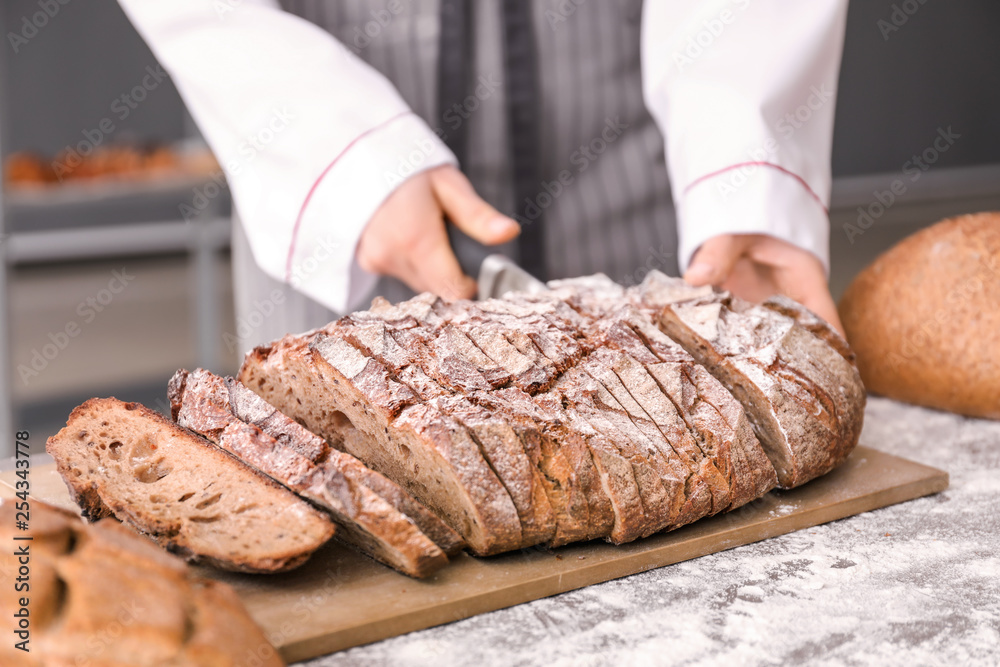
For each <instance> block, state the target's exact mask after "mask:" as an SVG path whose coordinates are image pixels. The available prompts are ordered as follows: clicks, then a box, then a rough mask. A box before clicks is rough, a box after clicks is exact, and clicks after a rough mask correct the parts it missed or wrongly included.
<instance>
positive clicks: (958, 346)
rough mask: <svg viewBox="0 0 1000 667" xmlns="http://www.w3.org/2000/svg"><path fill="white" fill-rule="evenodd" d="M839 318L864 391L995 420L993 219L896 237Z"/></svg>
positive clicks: (999, 327) (999, 304) (950, 222)
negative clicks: (855, 357)
mask: <svg viewBox="0 0 1000 667" xmlns="http://www.w3.org/2000/svg"><path fill="white" fill-rule="evenodd" d="M840 318H841V320H842V321H843V323H844V328H845V329H846V331H847V336H848V339H849V340H850V341H851V345H852V346H853V347H854V349H855V350H856V352H857V364H858V368H859V370H860V372H861V377H862V378H863V379H864V381H865V385H866V386H867V387H868V389H869V391H872V392H873V393H876V394H880V395H882V396H888V397H889V398H894V399H897V400H900V401H905V402H907V403H913V404H915V405H923V406H926V407H929V408H935V409H939V410H948V411H950V412H956V413H959V414H963V415H968V416H970V417H985V418H988V419H1000V355H998V354H997V350H998V349H1000V213H997V212H986V213H977V214H972V215H964V216H959V217H956V218H949V219H947V220H943V221H941V222H939V223H937V224H934V225H932V226H930V227H928V228H926V229H923V230H921V231H919V232H917V233H916V234H913V235H911V236H909V237H907V238H905V239H903V240H902V241H901V242H899V243H898V244H897V245H895V246H894V247H892V248H890V249H889V250H887V251H886V252H884V253H883V254H882V255H880V256H879V257H878V258H877V259H876V260H875V261H874V262H873V263H872V264H871V265H870V266H869V267H868V268H866V269H865V270H863V271H862V272H861V273H859V274H858V275H857V276H856V277H855V279H854V281H853V282H852V283H851V285H850V286H849V287H848V288H847V291H846V292H844V296H843V298H842V299H841V301H840Z"/></svg>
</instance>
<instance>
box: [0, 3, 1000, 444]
mask: <svg viewBox="0 0 1000 667" xmlns="http://www.w3.org/2000/svg"><path fill="white" fill-rule="evenodd" d="M330 1H331V2H332V1H334V0H330ZM63 2H65V4H62V3H63ZM384 4H385V1H384V0H381V1H376V2H373V3H372V5H373V8H378V7H379V6H381V5H384ZM0 12H2V13H0V21H2V27H3V34H4V35H5V41H6V43H5V44H4V45H3V46H2V47H0V76H2V81H0V154H2V155H0V157H2V160H3V164H4V187H3V193H2V217H3V224H2V225H0V317H2V318H3V321H2V326H0V352H2V354H0V371H2V376H0V434H2V435H0V450H2V455H9V454H10V453H11V449H9V448H10V447H12V446H13V445H12V441H11V438H12V436H13V433H14V431H15V430H28V431H30V433H31V438H30V442H31V444H32V448H33V450H34V451H41V450H42V448H43V447H44V441H45V438H47V437H48V436H49V435H51V434H52V433H53V432H55V431H56V430H58V428H60V427H61V426H62V425H63V424H64V423H65V419H66V415H67V414H68V412H69V411H70V410H71V409H72V408H73V407H74V406H76V405H77V404H79V403H80V402H82V401H83V400H85V399H86V398H89V397H91V396H106V395H114V396H117V397H119V398H121V399H125V400H137V401H142V402H144V403H146V404H147V405H150V406H151V407H155V408H158V409H161V410H162V409H164V408H165V407H166V406H165V388H166V381H167V379H168V378H169V377H170V375H171V374H172V373H173V372H174V370H176V369H177V368H178V367H182V366H183V367H188V368H192V367H195V366H198V365H200V366H205V367H207V368H210V369H211V370H213V371H216V372H221V373H234V372H235V371H236V369H237V368H238V366H239V361H240V360H239V358H238V354H237V351H236V346H235V342H234V341H235V338H236V336H237V334H238V328H239V325H240V323H238V322H236V321H234V316H233V307H232V281H231V276H230V268H229V256H228V243H229V237H228V235H229V221H228V216H229V212H230V199H229V193H228V190H227V188H226V186H225V181H224V178H223V177H222V175H221V172H220V171H219V169H218V165H217V164H216V163H215V162H214V160H213V158H212V156H211V153H210V152H209V151H208V149H207V148H206V147H205V145H204V142H203V141H202V140H201V138H200V136H199V134H198V131H197V128H195V127H194V125H193V123H192V122H191V120H190V118H189V116H188V114H187V112H186V111H185V108H184V104H183V102H182V101H181V100H180V98H179V96H178V94H177V91H176V90H175V89H174V87H173V85H172V84H171V83H170V80H169V78H167V77H166V76H165V74H164V73H163V71H162V70H161V69H160V68H159V66H158V65H157V63H156V60H155V58H154V57H153V56H152V54H151V53H150V52H149V50H148V49H147V48H146V46H145V45H144V43H143V42H142V40H141V39H140V38H139V36H138V35H137V34H136V33H135V31H134V30H133V29H132V27H131V25H130V24H129V22H128V20H127V19H126V18H125V16H124V15H123V14H122V12H121V10H120V9H119V7H118V5H117V3H116V2H115V1H114V0H88V2H83V1H82V0H76V1H72V0H41V1H40V0H5V1H4V3H3V5H2V10H0ZM997 26H1000V3H996V2H995V1H994V0H952V1H951V2H947V3H946V2H933V1H929V0H905V1H902V2H890V1H888V0H867V1H866V2H854V3H852V4H851V8H850V13H849V18H848V29H847V39H846V45H845V51H844V59H843V67H842V70H841V78H840V90H839V99H838V104H837V124H836V133H835V139H834V156H833V163H834V164H833V166H834V176H835V181H834V191H833V201H832V206H831V211H830V213H831V256H832V275H831V286H832V289H833V292H834V296H835V297H839V295H840V293H841V292H842V291H843V290H844V288H845V287H846V286H847V285H848V284H849V282H850V280H851V279H852V277H853V276H854V275H855V274H856V273H857V272H858V271H859V270H861V269H862V268H863V267H864V266H866V265H867V264H868V263H869V262H871V261H872V260H873V259H874V258H875V257H876V256H877V255H878V254H879V253H880V252H882V251H883V250H885V249H886V248H888V247H889V246H890V245H892V244H893V243H895V242H896V241H897V240H899V239H900V238H902V237H904V236H906V235H908V234H910V233H912V232H913V231H915V230H917V229H919V228H920V227H923V226H926V225H928V224H930V223H932V222H935V221H937V220H939V219H941V218H943V217H946V216H950V215H955V214H959V213H966V212H973V211H980V210H987V209H1000V122H998V113H997V112H998V110H1000V40H997V39H996V28H997ZM804 113H808V110H806V111H805V112H804ZM4 364H6V366H4Z"/></svg>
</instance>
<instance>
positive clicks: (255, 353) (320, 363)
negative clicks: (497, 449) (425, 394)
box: [239, 336, 521, 555]
mask: <svg viewBox="0 0 1000 667" xmlns="http://www.w3.org/2000/svg"><path fill="white" fill-rule="evenodd" d="M325 340H326V341H329V342H330V344H336V342H337V340H336V339H332V338H327V339H325ZM344 345H345V346H346V345H347V344H346V343H344ZM347 347H349V346H347ZM339 349H343V350H344V351H345V353H347V354H350V353H351V352H354V353H356V354H357V355H359V356H360V353H357V351H356V350H355V349H354V348H349V350H348V349H347V348H339ZM335 351H336V350H330V349H327V345H326V344H325V343H324V340H323V339H321V340H320V341H319V349H317V348H316V346H315V345H314V344H313V336H302V337H298V336H286V337H285V338H283V339H281V340H279V341H277V342H275V343H273V344H271V345H270V346H265V347H258V348H256V349H254V350H251V351H250V352H249V353H248V354H247V356H246V358H245V359H244V362H243V367H242V368H241V369H240V375H239V380H240V381H241V382H242V383H243V384H244V385H246V386H247V387H249V388H250V389H251V390H253V391H254V392H255V393H257V394H258V395H260V396H261V397H262V398H264V399H265V400H266V401H268V402H269V403H271V404H272V405H274V406H275V407H276V408H278V409H279V410H281V411H282V412H284V413H285V414H287V415H290V416H292V417H294V418H295V419H297V420H299V421H300V422H301V423H303V424H304V425H305V426H306V427H307V428H308V429H309V430H310V431H312V432H313V433H316V434H318V435H320V436H322V437H324V438H325V439H326V440H327V441H329V442H330V443H331V444H332V445H334V446H335V447H345V448H347V447H350V448H351V449H347V452H348V453H349V454H352V455H354V456H356V457H357V458H359V459H361V460H362V461H364V463H365V464H366V465H368V466H369V467H371V468H372V469H374V470H376V471H377V472H379V473H381V474H383V475H385V476H386V477H388V478H389V479H391V480H392V481H393V482H395V483H397V484H399V485H400V486H402V487H403V488H405V489H406V490H407V491H408V492H409V493H411V494H412V495H413V496H414V497H415V498H417V499H418V500H419V501H421V502H422V503H424V504H425V505H427V506H428V507H430V508H431V509H432V510H433V511H435V512H436V513H437V515H438V516H440V517H441V518H442V519H443V520H444V521H445V522H446V523H448V524H449V525H450V526H451V527H452V528H453V529H455V530H456V531H458V533H459V534H460V535H462V537H463V538H464V539H465V541H466V542H467V544H468V546H469V548H470V549H471V550H472V551H473V552H475V553H477V554H480V555H487V554H491V553H500V552H502V551H508V550H510V549H516V548H518V546H519V545H520V541H521V527H520V522H519V521H518V517H517V512H516V509H515V507H514V505H513V503H512V501H511V500H510V496H509V495H508V494H507V491H506V490H505V489H504V488H503V486H502V485H501V484H500V481H499V480H498V479H497V478H496V475H495V474H494V473H493V471H492V470H490V468H489V467H488V466H487V464H486V462H485V461H484V460H483V458H482V455H481V453H480V451H479V448H478V446H476V444H475V443H474V442H472V441H471V438H470V437H469V436H468V433H467V432H466V431H465V429H464V427H462V426H461V425H460V424H458V423H457V422H455V421H454V420H452V419H450V418H447V417H446V416H445V415H443V414H441V413H440V412H439V411H437V410H435V409H434V408H432V407H430V406H426V405H408V404H410V403H413V393H412V391H411V390H409V389H408V388H405V387H404V386H403V385H400V384H399V383H397V382H394V381H392V380H391V379H390V378H389V377H388V373H387V372H386V371H385V368H384V367H382V366H381V365H380V364H378V362H376V361H375V360H373V359H365V358H364V357H361V358H360V359H358V358H353V357H352V358H351V359H349V360H348V361H350V364H348V365H345V364H344V363H340V362H338V360H337V359H335V358H333V357H332V356H331V353H332V352H335ZM324 352H325V353H326V354H325V355H324ZM331 360H332V361H333V362H334V363H336V364H337V365H339V366H340V368H341V369H342V370H343V371H344V372H341V370H338V368H337V367H336V366H335V365H334V364H332V363H330V361H331ZM358 366H360V368H357V367H358ZM344 373H347V374H348V375H350V376H351V377H348V376H347V375H345V374H344ZM362 389H363V391H362ZM407 406H408V407H407ZM342 410H343V411H342ZM345 433H347V434H349V435H348V436H347V437H345V436H344V434H345ZM385 436H388V438H386V437H385ZM388 447H391V448H392V449H391V450H389V449H387V448H388Z"/></svg>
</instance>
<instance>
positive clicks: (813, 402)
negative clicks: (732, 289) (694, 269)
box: [637, 272, 865, 488]
mask: <svg viewBox="0 0 1000 667" xmlns="http://www.w3.org/2000/svg"><path fill="white" fill-rule="evenodd" d="M637 292H638V296H637V298H638V299H640V300H641V301H642V303H643V304H644V305H645V307H647V308H650V309H652V310H655V311H656V312H657V313H658V324H659V326H660V328H661V329H662V330H663V331H664V332H665V333H667V335H669V336H670V337H671V338H673V339H674V340H675V341H676V342H677V343H679V344H680V345H681V346H682V347H683V348H684V349H685V350H687V351H688V352H689V353H690V354H691V355H692V356H693V357H694V358H695V359H696V360H698V362H699V363H701V364H702V365H703V366H704V367H705V368H706V369H707V370H708V371H709V372H710V373H712V374H713V375H714V376H715V377H716V378H717V379H719V380H720V381H721V382H722V383H723V384H724V385H726V387H727V388H728V389H729V390H730V391H731V392H732V393H733V395H734V396H736V398H737V399H738V400H739V401H740V402H741V403H742V404H743V407H744V408H745V410H746V412H747V416H748V417H749V418H750V420H751V422H752V423H753V425H754V428H755V431H756V433H757V436H758V437H759V438H760V441H761V444H763V445H764V448H765V451H766V452H767V455H768V457H769V458H770V460H771V463H772V465H774V468H775V470H776V472H777V474H778V481H779V484H780V485H781V486H782V487H783V488H792V487H796V486H800V485H802V484H804V483H806V482H808V481H810V480H812V479H814V478H816V477H818V476H820V475H823V474H825V473H827V472H829V471H830V470H832V469H833V468H834V467H836V466H837V465H839V464H840V463H842V462H843V461H844V459H846V458H847V456H848V455H849V454H850V453H851V451H852V450H853V449H854V447H855V446H856V445H857V443H858V439H859V437H860V435H861V426H862V422H863V419H864V406H865V390H864V385H863V384H862V383H861V378H860V376H859V375H858V371H857V368H856V367H855V366H854V364H853V363H852V362H851V360H850V354H847V355H846V356H845V353H844V350H843V349H842V348H841V346H838V345H835V344H833V343H831V338H830V334H829V332H828V331H827V330H826V329H827V327H822V326H820V325H813V326H810V327H809V328H806V326H803V325H802V324H800V323H799V322H806V323H807V324H808V320H807V319H806V318H805V316H804V313H807V312H808V311H804V309H802V308H801V307H800V306H798V307H794V308H792V307H789V306H788V304H783V303H782V302H781V301H780V300H774V301H772V302H771V306H766V305H754V304H750V303H748V302H746V301H743V300H742V299H739V298H737V297H735V296H732V295H731V294H729V293H728V292H715V291H712V290H705V289H704V288H692V287H691V286H689V285H687V284H686V283H684V282H683V281H681V280H679V279H676V278H668V277H667V276H664V275H663V274H658V272H651V273H650V275H649V276H648V277H647V279H646V280H645V281H644V282H643V284H642V285H640V286H639V289H638V290H637ZM796 311H797V312H796ZM786 312H792V313H793V314H794V317H793V316H789V315H786V314H785V313H786ZM814 331H815V332H814Z"/></svg>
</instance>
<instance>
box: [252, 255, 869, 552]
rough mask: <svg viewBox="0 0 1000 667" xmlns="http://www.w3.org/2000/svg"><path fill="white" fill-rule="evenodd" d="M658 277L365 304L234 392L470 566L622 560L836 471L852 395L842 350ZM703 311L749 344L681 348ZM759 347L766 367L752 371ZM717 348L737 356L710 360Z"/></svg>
mask: <svg viewBox="0 0 1000 667" xmlns="http://www.w3.org/2000/svg"><path fill="white" fill-rule="evenodd" d="M654 274H655V275H654ZM651 275H654V279H653V281H652V282H650V281H649V280H647V281H646V282H645V283H644V284H643V285H642V286H640V287H638V288H631V289H629V290H625V289H624V288H622V287H621V286H618V285H616V284H614V283H613V282H612V281H610V280H608V279H607V278H604V277H601V276H593V277H590V278H586V279H574V280H566V281H559V282H558V283H554V284H553V285H552V286H553V287H555V289H554V290H553V291H552V292H550V293H546V294H536V295H524V294H517V295H509V296H508V297H506V298H505V299H490V300H486V301H482V302H467V301H460V302H451V303H448V302H444V301H441V300H440V299H438V298H436V297H434V296H432V295H429V294H424V295H420V296H418V297H416V298H414V299H411V300H410V301H406V302H403V303H400V304H396V305H391V304H389V303H388V302H386V301H384V300H382V299H376V300H375V301H374V302H373V304H372V307H371V309H370V310H368V311H361V312H356V313H353V314H351V315H349V316H347V317H344V318H341V319H340V320H338V321H337V322H334V323H331V324H330V325H328V326H326V327H324V328H323V329H321V330H317V331H313V332H308V333H306V334H302V335H300V336H287V337H285V338H283V339H281V340H280V341H277V342H276V343H273V344H272V345H270V346H267V347H265V348H258V349H257V350H255V351H253V352H252V353H251V354H249V355H248V356H247V358H246V361H245V362H244V366H243V368H242V369H241V375H240V378H241V379H242V380H243V381H244V382H245V383H246V384H247V386H248V387H249V388H250V389H251V390H252V391H254V392H255V393H258V394H260V395H262V396H264V397H265V398H266V399H267V400H269V401H270V402H271V403H274V404H275V405H276V406H277V407H278V408H279V409H281V410H282V411H285V412H287V413H288V415H289V416H291V417H292V418H294V419H295V420H297V421H299V422H301V423H303V424H304V425H305V426H306V427H308V428H309V429H310V430H312V431H314V432H316V433H318V434H319V435H321V436H322V437H324V438H326V439H327V440H329V441H330V443H331V444H333V445H334V446H335V447H338V448H342V449H345V450H347V451H350V452H351V453H353V454H355V455H356V456H357V457H358V458H360V459H361V460H362V461H364V462H365V463H366V464H367V465H369V466H371V467H372V468H374V469H376V470H378V471H380V472H382V473H384V474H386V476H388V477H390V478H391V479H393V480H394V481H396V482H397V483H399V484H401V485H404V486H406V488H407V489H408V490H409V491H410V492H411V493H413V495H414V496H416V497H418V498H419V499H420V500H421V501H422V502H424V503H425V504H427V505H428V506H430V507H432V508H433V509H434V510H435V511H436V512H438V513H439V514H440V515H441V516H442V517H443V518H445V519H446V520H447V521H448V522H449V523H450V524H451V525H452V527H453V528H455V529H456V530H458V531H459V532H461V533H462V534H463V536H464V537H465V538H466V539H467V541H468V542H469V543H470V545H472V550H473V551H474V552H475V553H477V554H486V553H499V552H501V551H504V550H510V549H514V548H517V547H518V546H520V547H524V546H529V545H531V544H536V543H543V544H549V545H559V544H565V543H567V542H572V541H580V540H587V539H594V538H604V539H607V540H609V541H612V542H615V543H621V542H625V541H628V540H631V539H635V538H637V537H640V536H647V535H651V534H653V533H655V532H658V531H661V530H669V529H674V528H677V527H679V526H681V525H684V524H686V523H690V522H692V521H695V520H697V519H699V518H702V517H705V516H709V515H712V514H716V513H718V512H723V511H727V510H730V509H733V508H736V507H740V506H742V505H744V504H746V503H747V502H750V501H751V500H754V499H756V498H759V497H760V496H761V495H763V494H765V493H767V492H768V491H769V490H770V489H772V488H774V487H775V486H776V485H778V484H779V483H780V484H781V485H783V486H793V485H797V484H801V483H803V482H805V481H807V480H808V479H811V478H812V477H814V476H816V475H818V474H822V473H823V472H826V471H827V470H829V469H830V468H832V467H833V466H834V465H836V464H837V463H839V462H840V461H842V460H843V458H844V457H846V455H847V453H849V451H850V450H851V449H852V448H853V446H854V445H855V444H856V442H857V436H858V432H859V430H860V423H861V417H860V415H861V413H862V411H863V406H864V396H863V389H862V390H861V391H860V393H859V387H860V384H859V383H857V382H855V381H854V380H855V378H853V377H852V375H851V374H852V373H853V374H854V375H855V376H856V370H855V369H854V368H853V366H852V364H851V361H850V359H851V352H850V348H848V347H846V345H844V344H843V339H840V338H837V337H836V334H835V332H833V330H832V329H831V328H830V327H829V326H828V325H826V324H825V323H823V322H822V320H819V318H816V317H815V315H813V314H812V313H810V312H809V311H807V310H805V309H803V308H801V306H798V304H795V303H794V302H785V301H782V300H781V299H780V298H778V299H773V300H771V301H770V302H768V304H766V305H762V306H758V307H751V306H749V304H743V303H742V302H737V301H733V300H728V301H725V303H721V301H720V300H724V299H728V295H726V296H724V297H720V296H719V295H717V294H716V293H715V292H714V291H713V290H712V289H711V288H707V289H699V288H692V287H690V286H688V285H686V284H685V283H683V282H681V281H676V282H671V281H670V279H667V278H666V277H665V276H662V275H661V274H658V273H657V272H653V274H651ZM698 299H701V300H702V301H698ZM703 302H704V303H703ZM623 306H624V308H623ZM705 306H707V307H708V308H709V309H712V308H714V309H715V310H714V312H716V313H720V312H721V313H723V315H722V316H720V318H722V319H725V318H729V319H731V320H732V321H733V322H737V326H735V327H734V328H740V327H742V329H741V331H742V333H740V332H739V331H737V332H735V333H733V332H730V331H729V330H724V331H723V332H722V335H721V336H717V338H720V339H721V340H715V339H714V338H713V340H712V341H711V343H708V342H705V341H703V340H697V339H696V338H695V336H694V335H693V334H692V333H691V332H692V331H693V330H697V331H701V330H702V329H704V328H705V327H704V326H703V325H702V329H698V327H699V324H698V322H697V321H694V320H695V319H696V317H702V319H704V313H702V311H700V310H694V311H693V314H692V313H688V312H687V311H685V314H686V315H688V316H689V317H688V319H689V320H691V321H690V322H686V323H685V321H684V320H683V319H681V320H680V321H681V322H682V323H684V326H673V325H672V324H671V323H670V321H669V320H670V318H669V317H668V316H667V315H665V314H664V313H663V312H662V311H665V310H668V309H671V308H679V309H680V310H684V309H685V308H688V307H691V308H702V307H705ZM750 308H756V309H757V310H755V311H754V312H753V317H755V318H756V319H755V320H752V318H751V319H747V318H748V316H747V315H746V313H747V311H748V310H749V309H750ZM692 318H694V319H692ZM741 318H743V319H741ZM759 321H763V322H764V323H765V326H764V327H763V328H764V329H765V331H764V332H761V331H758V330H757V329H755V326H756V324H755V323H756V322H759ZM720 326H721V325H720ZM723 329H725V327H724V326H723ZM775 331H776V332H777V333H776V334H773V332H775ZM696 333H697V332H696ZM772 334H773V335H772ZM768 336H771V337H770V338H768ZM765 339H766V340H765ZM762 341H763V342H762ZM770 343H774V345H773V346H772V347H773V350H774V351H775V352H774V355H777V357H776V358H777V359H778V363H770V362H769V365H768V364H764V365H761V363H760V361H761V359H762V358H763V357H764V356H766V354H765V353H761V350H760V348H762V347H766V346H767V345H768V344H770ZM725 344H731V346H735V347H739V346H740V345H743V347H744V348H745V349H746V350H749V351H750V352H749V353H748V354H744V355H742V356H741V355H740V354H739V353H738V351H737V352H732V351H729V353H727V354H723V353H722V352H719V351H715V356H711V355H710V354H709V353H710V352H712V351H713V350H714V347H713V345H715V346H718V347H720V349H722V348H724V346H725ZM706 350H708V352H706ZM723 351H727V350H723ZM778 353H780V355H779V354H778ZM755 355H756V356H755ZM774 355H772V356H774ZM782 355H783V356H782ZM772 361H773V360H772ZM720 369H721V370H720ZM734 369H735V370H734ZM831 378H832V379H831ZM841 380H843V381H844V382H845V386H844V388H843V389H840V394H839V395H838V396H830V395H829V392H830V391H833V390H834V389H836V388H837V387H835V385H834V383H835V382H839V381H841ZM772 426H773V428H771V427H772ZM442 479H443V480H444V481H442ZM549 516H551V519H549V518H548V517H549Z"/></svg>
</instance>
